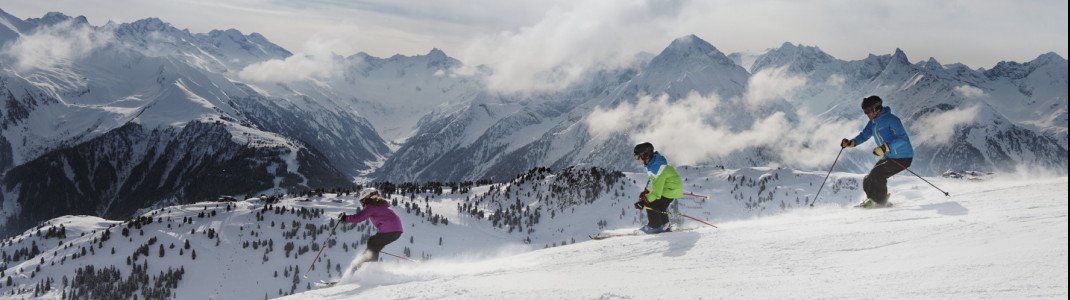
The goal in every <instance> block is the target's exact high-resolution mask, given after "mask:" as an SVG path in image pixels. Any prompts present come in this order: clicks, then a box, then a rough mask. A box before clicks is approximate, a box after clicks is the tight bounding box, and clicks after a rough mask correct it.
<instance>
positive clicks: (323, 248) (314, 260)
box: [305, 220, 342, 279]
mask: <svg viewBox="0 0 1070 300" xmlns="http://www.w3.org/2000/svg"><path fill="white" fill-rule="evenodd" d="M338 224H342V220H338V222H337V223H334V226H332V227H331V234H329V235H327V239H326V240H324V242H323V245H322V246H320V252H318V253H316V258H313V259H312V263H311V264H309V265H308V270H305V279H308V272H310V271H312V266H313V265H315V264H316V261H318V260H319V259H320V254H323V250H325V249H327V241H330V240H331V237H332V236H334V229H335V228H337V227H338Z"/></svg>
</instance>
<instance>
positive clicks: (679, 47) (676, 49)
mask: <svg viewBox="0 0 1070 300" xmlns="http://www.w3.org/2000/svg"><path fill="white" fill-rule="evenodd" d="M667 53H675V54H680V55H690V54H701V55H708V56H711V57H712V56H725V55H724V53H721V51H720V50H717V48H716V47H714V46H713V45H711V44H710V43H708V42H706V41H705V40H703V39H701V38H699V37H698V36H695V35H694V34H689V35H687V36H684V37H681V38H677V39H675V40H673V41H672V43H670V44H669V47H666V48H665V50H663V51H662V52H661V55H664V54H667Z"/></svg>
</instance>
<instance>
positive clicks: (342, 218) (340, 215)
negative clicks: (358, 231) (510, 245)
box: [338, 211, 346, 221]
mask: <svg viewBox="0 0 1070 300" xmlns="http://www.w3.org/2000/svg"><path fill="white" fill-rule="evenodd" d="M338 219H339V220H342V221H345V220H346V212H344V211H343V212H342V213H340V214H338Z"/></svg>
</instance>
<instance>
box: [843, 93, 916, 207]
mask: <svg viewBox="0 0 1070 300" xmlns="http://www.w3.org/2000/svg"><path fill="white" fill-rule="evenodd" d="M862 112H864V113H865V114H866V117H869V120H870V121H869V122H868V123H866V128H864V129H862V132H860V133H858V136H856V137H855V138H854V139H846V138H845V139H843V141H840V147H843V148H851V147H854V146H856V145H858V144H861V143H864V142H865V141H867V140H869V139H870V137H872V138H873V141H874V142H875V143H876V144H877V147H876V148H873V155H876V156H880V157H881V159H880V160H879V161H877V164H876V165H874V166H873V169H872V170H870V171H869V175H866V178H865V179H864V180H863V181H862V190H864V191H865V192H866V200H865V201H863V202H862V204H860V205H859V206H860V207H864V208H872V207H886V206H888V205H889V203H888V177H892V175H895V174H896V173H899V172H901V171H903V170H904V169H906V168H907V167H910V163H911V162H912V161H913V160H914V147H913V146H911V145H910V137H909V136H908V135H907V131H906V128H904V127H903V122H902V121H900V120H899V117H896V116H895V115H893V114H892V110H891V109H890V108H888V107H887V106H884V101H883V100H881V98H880V97H877V96H869V97H866V98H864V99H862Z"/></svg>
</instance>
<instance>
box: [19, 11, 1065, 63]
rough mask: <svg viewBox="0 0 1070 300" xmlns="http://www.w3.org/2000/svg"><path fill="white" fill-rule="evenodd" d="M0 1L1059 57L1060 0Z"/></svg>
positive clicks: (515, 33) (469, 52) (257, 27)
mask: <svg viewBox="0 0 1070 300" xmlns="http://www.w3.org/2000/svg"><path fill="white" fill-rule="evenodd" d="M0 9H3V10H5V11H7V12H8V13H10V14H13V15H15V16H17V17H19V18H30V17H40V16H42V15H43V14H44V13H46V12H49V11H58V12H62V13H64V14H67V15H71V16H78V15H84V16H86V17H87V18H88V19H89V21H90V23H92V24H94V25H103V24H105V23H107V21H109V20H112V21H116V22H131V21H134V20H138V19H142V18H147V17H158V18H160V19H163V20H164V21H165V22H169V23H171V24H172V25H174V26H176V27H178V28H188V29H189V30H191V31H193V32H207V31H209V30H212V29H227V28H236V29H238V30H241V31H242V32H243V33H246V34H248V33H251V32H259V33H261V34H263V35H265V36H266V37H267V38H268V39H270V40H271V41H273V42H275V43H277V44H279V45H281V46H283V47H284V48H286V49H288V50H290V51H292V52H304V51H305V48H307V47H308V46H307V45H308V44H309V43H310V41H319V42H315V43H314V44H316V45H323V44H328V45H331V47H332V49H331V51H333V52H334V53H337V54H341V55H351V54H354V53H356V52H360V51H364V52H367V53H369V54H372V55H374V56H380V57H384V56H390V55H393V54H397V53H400V54H405V55H413V54H424V53H427V52H428V51H429V50H430V49H431V48H434V47H437V48H439V49H442V50H443V51H446V53H447V54H448V55H450V56H453V57H457V58H459V59H461V60H462V61H464V62H466V63H490V64H495V63H496V64H497V65H500V64H501V62H500V61H497V62H496V61H495V60H504V59H508V60H511V61H516V60H521V59H518V57H523V58H522V59H523V60H527V59H533V60H535V62H532V63H531V64H543V65H561V64H567V65H572V66H577V67H581V68H582V67H586V66H590V65H592V64H611V63H613V61H615V60H616V59H618V58H620V57H628V56H630V55H632V54H634V53H636V52H639V51H647V52H652V53H657V52H658V51H660V50H661V49H662V48H664V47H665V46H666V45H668V43H669V42H671V41H672V39H674V38H677V37H680V36H684V35H687V34H695V35H698V36H699V37H701V38H702V39H705V40H706V41H709V42H710V43H711V44H713V45H714V46H716V47H717V48H719V49H720V50H721V51H723V52H725V53H731V52H739V51H760V50H763V49H766V48H772V47H777V46H779V45H780V44H781V43H783V42H793V43H796V44H804V45H812V46H818V47H820V48H821V49H822V50H824V51H826V52H828V53H829V54H831V55H833V56H835V57H837V58H841V59H848V60H854V59H861V58H864V57H865V56H866V55H867V54H869V53H874V54H890V53H892V52H893V51H894V49H895V48H901V49H903V50H904V51H905V52H906V53H907V56H908V57H909V58H910V60H911V61H913V62H917V61H919V60H923V59H927V58H928V57H935V58H936V59H937V60H939V61H940V62H942V63H945V64H946V63H954V62H962V63H965V64H967V65H969V66H971V67H974V68H977V67H985V68H990V67H991V66H993V65H994V64H995V63H996V62H998V61H1001V60H1014V61H1019V62H1024V61H1028V60H1031V59H1033V58H1035V57H1036V56H1038V55H1040V54H1042V53H1046V52H1049V51H1054V52H1056V53H1058V54H1059V55H1060V56H1062V57H1064V58H1065V57H1067V2H1066V1H1064V0H1052V1H1047V0H1044V1H1041V0H1037V1H1030V0H1022V1H983V0H963V1H942V0H941V1H930V0H922V1H914V0H890V1H853V0H852V1H847V0H844V1H840V0H828V1H775V0H757V1H642V0H596V1H560V0H524V1H501V0H439V1H411V0H300V1H288V0H168V1H135V0H48V1H42V0H4V1H3V2H2V4H0ZM322 41H330V42H329V43H323V42H322ZM607 57H608V58H607ZM525 67H528V66H517V68H525Z"/></svg>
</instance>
